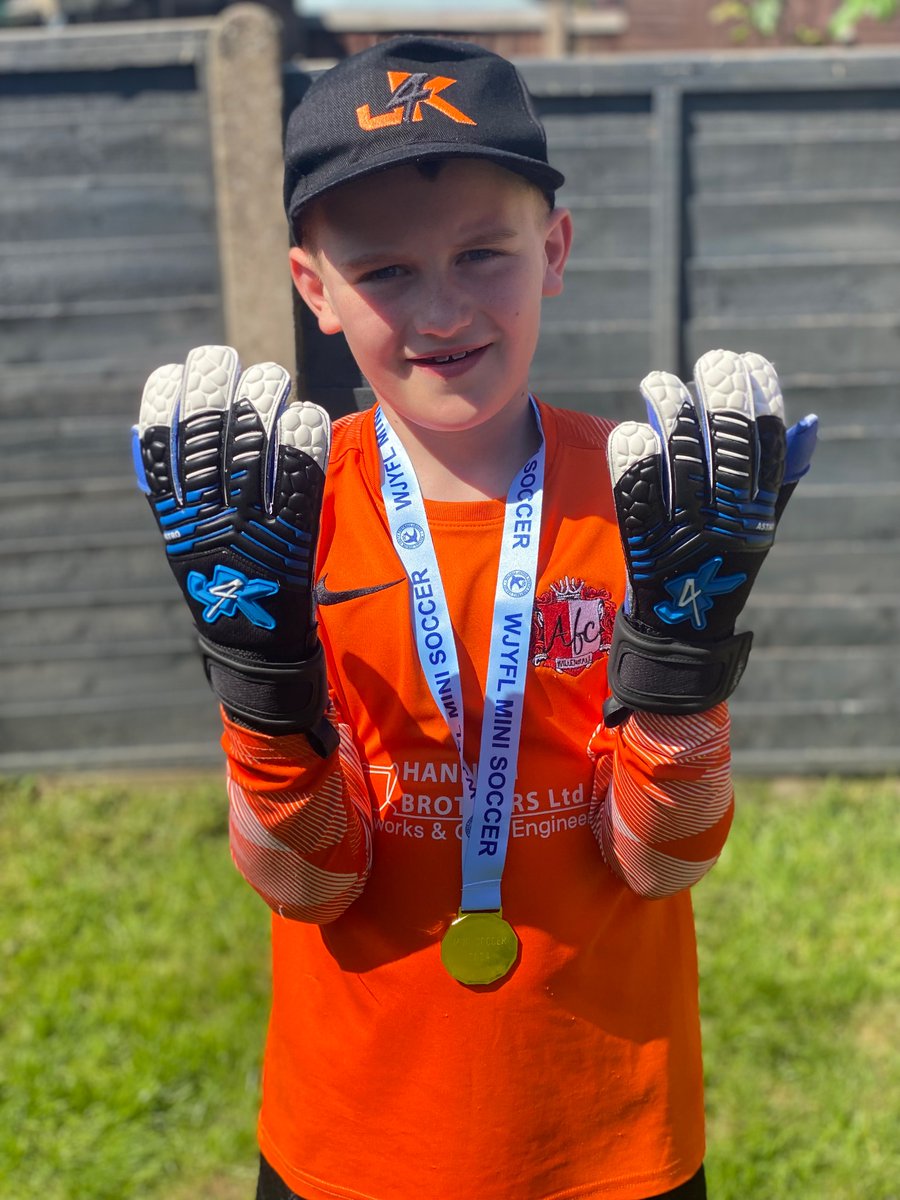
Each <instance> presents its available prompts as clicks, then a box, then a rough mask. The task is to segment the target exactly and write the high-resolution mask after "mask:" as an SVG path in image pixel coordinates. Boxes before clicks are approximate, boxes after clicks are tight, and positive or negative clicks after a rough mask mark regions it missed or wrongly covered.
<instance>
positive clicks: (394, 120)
mask: <svg viewBox="0 0 900 1200" xmlns="http://www.w3.org/2000/svg"><path fill="white" fill-rule="evenodd" d="M387 77H388V87H389V88H390V89H391V98H390V100H388V102H387V108H386V110H385V111H384V112H383V113H379V114H378V115H377V116H374V117H373V116H372V113H371V110H370V108H369V106H368V104H361V105H360V106H359V108H358V109H357V110H356V119H357V121H358V122H359V127H360V129H365V130H366V131H367V132H371V131H372V130H374V129H385V128H386V127H387V126H389V125H403V124H406V122H408V121H421V120H422V105H423V104H427V105H428V106H429V108H436V109H437V110H438V112H439V113H443V114H444V116H445V117H449V118H450V120H451V121H455V122H456V123H457V125H476V124H477V122H476V121H473V120H472V118H471V117H467V116H466V114H465V113H464V112H461V111H460V109H458V108H454V106H453V105H452V104H450V103H449V102H448V101H446V100H445V99H444V98H443V96H441V95H440V93H441V92H443V91H444V90H445V89H446V88H448V87H450V85H451V84H453V83H456V80H455V79H450V78H448V77H447V76H446V75H435V76H433V77H432V78H431V79H429V78H428V76H427V74H426V73H425V72H424V71H421V72H417V73H416V74H415V75H411V74H410V73H409V71H388V73H387Z"/></svg>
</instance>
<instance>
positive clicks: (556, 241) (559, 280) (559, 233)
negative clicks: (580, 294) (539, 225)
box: [542, 208, 572, 296]
mask: <svg viewBox="0 0 900 1200" xmlns="http://www.w3.org/2000/svg"><path fill="white" fill-rule="evenodd" d="M571 249H572V214H571V213H570V212H569V210H568V209H567V208H555V209H554V210H553V211H552V212H551V213H550V215H549V217H548V219H547V237H546V241H545V243H544V253H545V254H546V256H547V266H546V268H545V270H544V290H543V293H542V294H543V295H544V296H558V295H559V294H560V292H561V291H562V290H563V272H564V271H565V269H566V262H567V261H568V258H569V251H570V250H571Z"/></svg>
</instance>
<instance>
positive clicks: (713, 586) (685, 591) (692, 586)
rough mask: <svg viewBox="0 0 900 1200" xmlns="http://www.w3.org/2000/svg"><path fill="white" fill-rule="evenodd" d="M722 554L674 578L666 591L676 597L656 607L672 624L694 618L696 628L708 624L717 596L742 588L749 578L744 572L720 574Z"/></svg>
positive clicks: (668, 622)
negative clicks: (707, 618)
mask: <svg viewBox="0 0 900 1200" xmlns="http://www.w3.org/2000/svg"><path fill="white" fill-rule="evenodd" d="M722 562H723V560H722V559H721V558H711V559H709V560H708V561H707V562H705V563H704V564H703V566H701V567H698V568H697V570H696V571H694V572H692V573H688V574H686V575H679V576H678V577H677V578H676V579H670V580H669V581H668V583H667V584H666V591H667V592H668V593H669V595H670V596H671V597H672V600H673V601H674V603H673V604H670V603H669V602H668V601H667V600H664V601H663V602H662V603H661V604H654V606H653V611H654V612H655V613H656V614H657V616H659V617H661V618H662V619H663V620H664V621H665V622H666V623H667V624H669V625H677V624H678V623H679V622H680V621H687V620H690V622H691V624H692V625H693V627H694V628H695V629H705V628H706V614H707V613H708V612H709V610H710V609H711V608H712V606H713V600H712V597H713V596H723V595H726V594H727V593H728V592H733V591H734V590H735V588H739V587H740V586H741V584H742V583H744V582H745V581H746V579H747V576H746V575H745V574H744V573H743V572H739V573H738V574H737V575H726V576H724V577H723V578H721V579H720V578H718V572H719V569H720V568H721V566H722Z"/></svg>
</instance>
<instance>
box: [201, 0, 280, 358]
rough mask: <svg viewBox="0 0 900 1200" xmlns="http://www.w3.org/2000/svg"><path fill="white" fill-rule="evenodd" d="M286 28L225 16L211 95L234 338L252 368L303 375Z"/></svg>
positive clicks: (222, 251) (232, 11)
mask: <svg viewBox="0 0 900 1200" xmlns="http://www.w3.org/2000/svg"><path fill="white" fill-rule="evenodd" d="M281 59H282V55H281V27H280V23H279V21H278V19H277V18H276V17H275V16H274V15H273V14H272V12H271V11H270V10H269V9H266V8H263V7H261V6H259V5H256V4H237V5H234V6H232V7H229V8H227V9H225V11H224V12H223V13H222V15H221V16H220V17H219V18H217V19H216V21H215V23H214V26H213V31H212V34H211V36H210V42H209V53H208V58H207V89H208V97H209V119H210V129H211V137H212V157H213V170H214V173H215V186H216V215H217V226H218V242H219V261H220V269H221V286H222V303H223V311H224V317H225V330H226V337H227V340H228V342H229V344H230V345H233V346H234V347H236V349H237V350H238V352H239V354H240V356H241V360H242V361H243V363H244V365H245V366H246V365H249V364H250V363H254V362H265V361H269V360H272V361H274V362H280V363H282V364H283V365H284V366H285V367H287V369H288V370H289V371H290V372H291V373H292V374H293V373H294V372H295V369H296V362H295V351H294V323H293V303H292V296H291V283H290V276H289V274H288V263H287V252H288V244H289V243H288V233H287V224H286V221H285V218H284V211H283V208H282V204H281V183H282V135H281V122H282V115H281V114H282V83H281V77H282V61H281Z"/></svg>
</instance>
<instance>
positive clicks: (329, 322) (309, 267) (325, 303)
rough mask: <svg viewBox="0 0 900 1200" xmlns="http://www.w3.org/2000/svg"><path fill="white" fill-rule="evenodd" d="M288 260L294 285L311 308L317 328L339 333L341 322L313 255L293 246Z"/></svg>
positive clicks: (324, 331) (325, 331)
mask: <svg viewBox="0 0 900 1200" xmlns="http://www.w3.org/2000/svg"><path fill="white" fill-rule="evenodd" d="M290 262H291V278H292V279H293V281H294V287H295V288H296V289H297V291H298V292H299V293H300V295H301V296H302V297H303V300H304V301H305V302H306V304H307V305H308V306H309V308H310V309H311V310H312V313H313V315H314V316H315V318H316V320H317V321H318V322H319V328H320V329H321V330H322V332H323V333H340V332H341V323H340V321H339V320H338V318H337V314H336V313H335V311H334V309H333V308H332V307H331V303H330V301H329V299H328V293H327V291H326V290H325V284H324V283H323V282H322V276H321V274H320V273H319V267H318V263H317V262H316V259H315V255H313V254H312V253H311V252H310V251H309V250H304V248H303V247H302V246H293V247H292V248H291V251H290Z"/></svg>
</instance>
